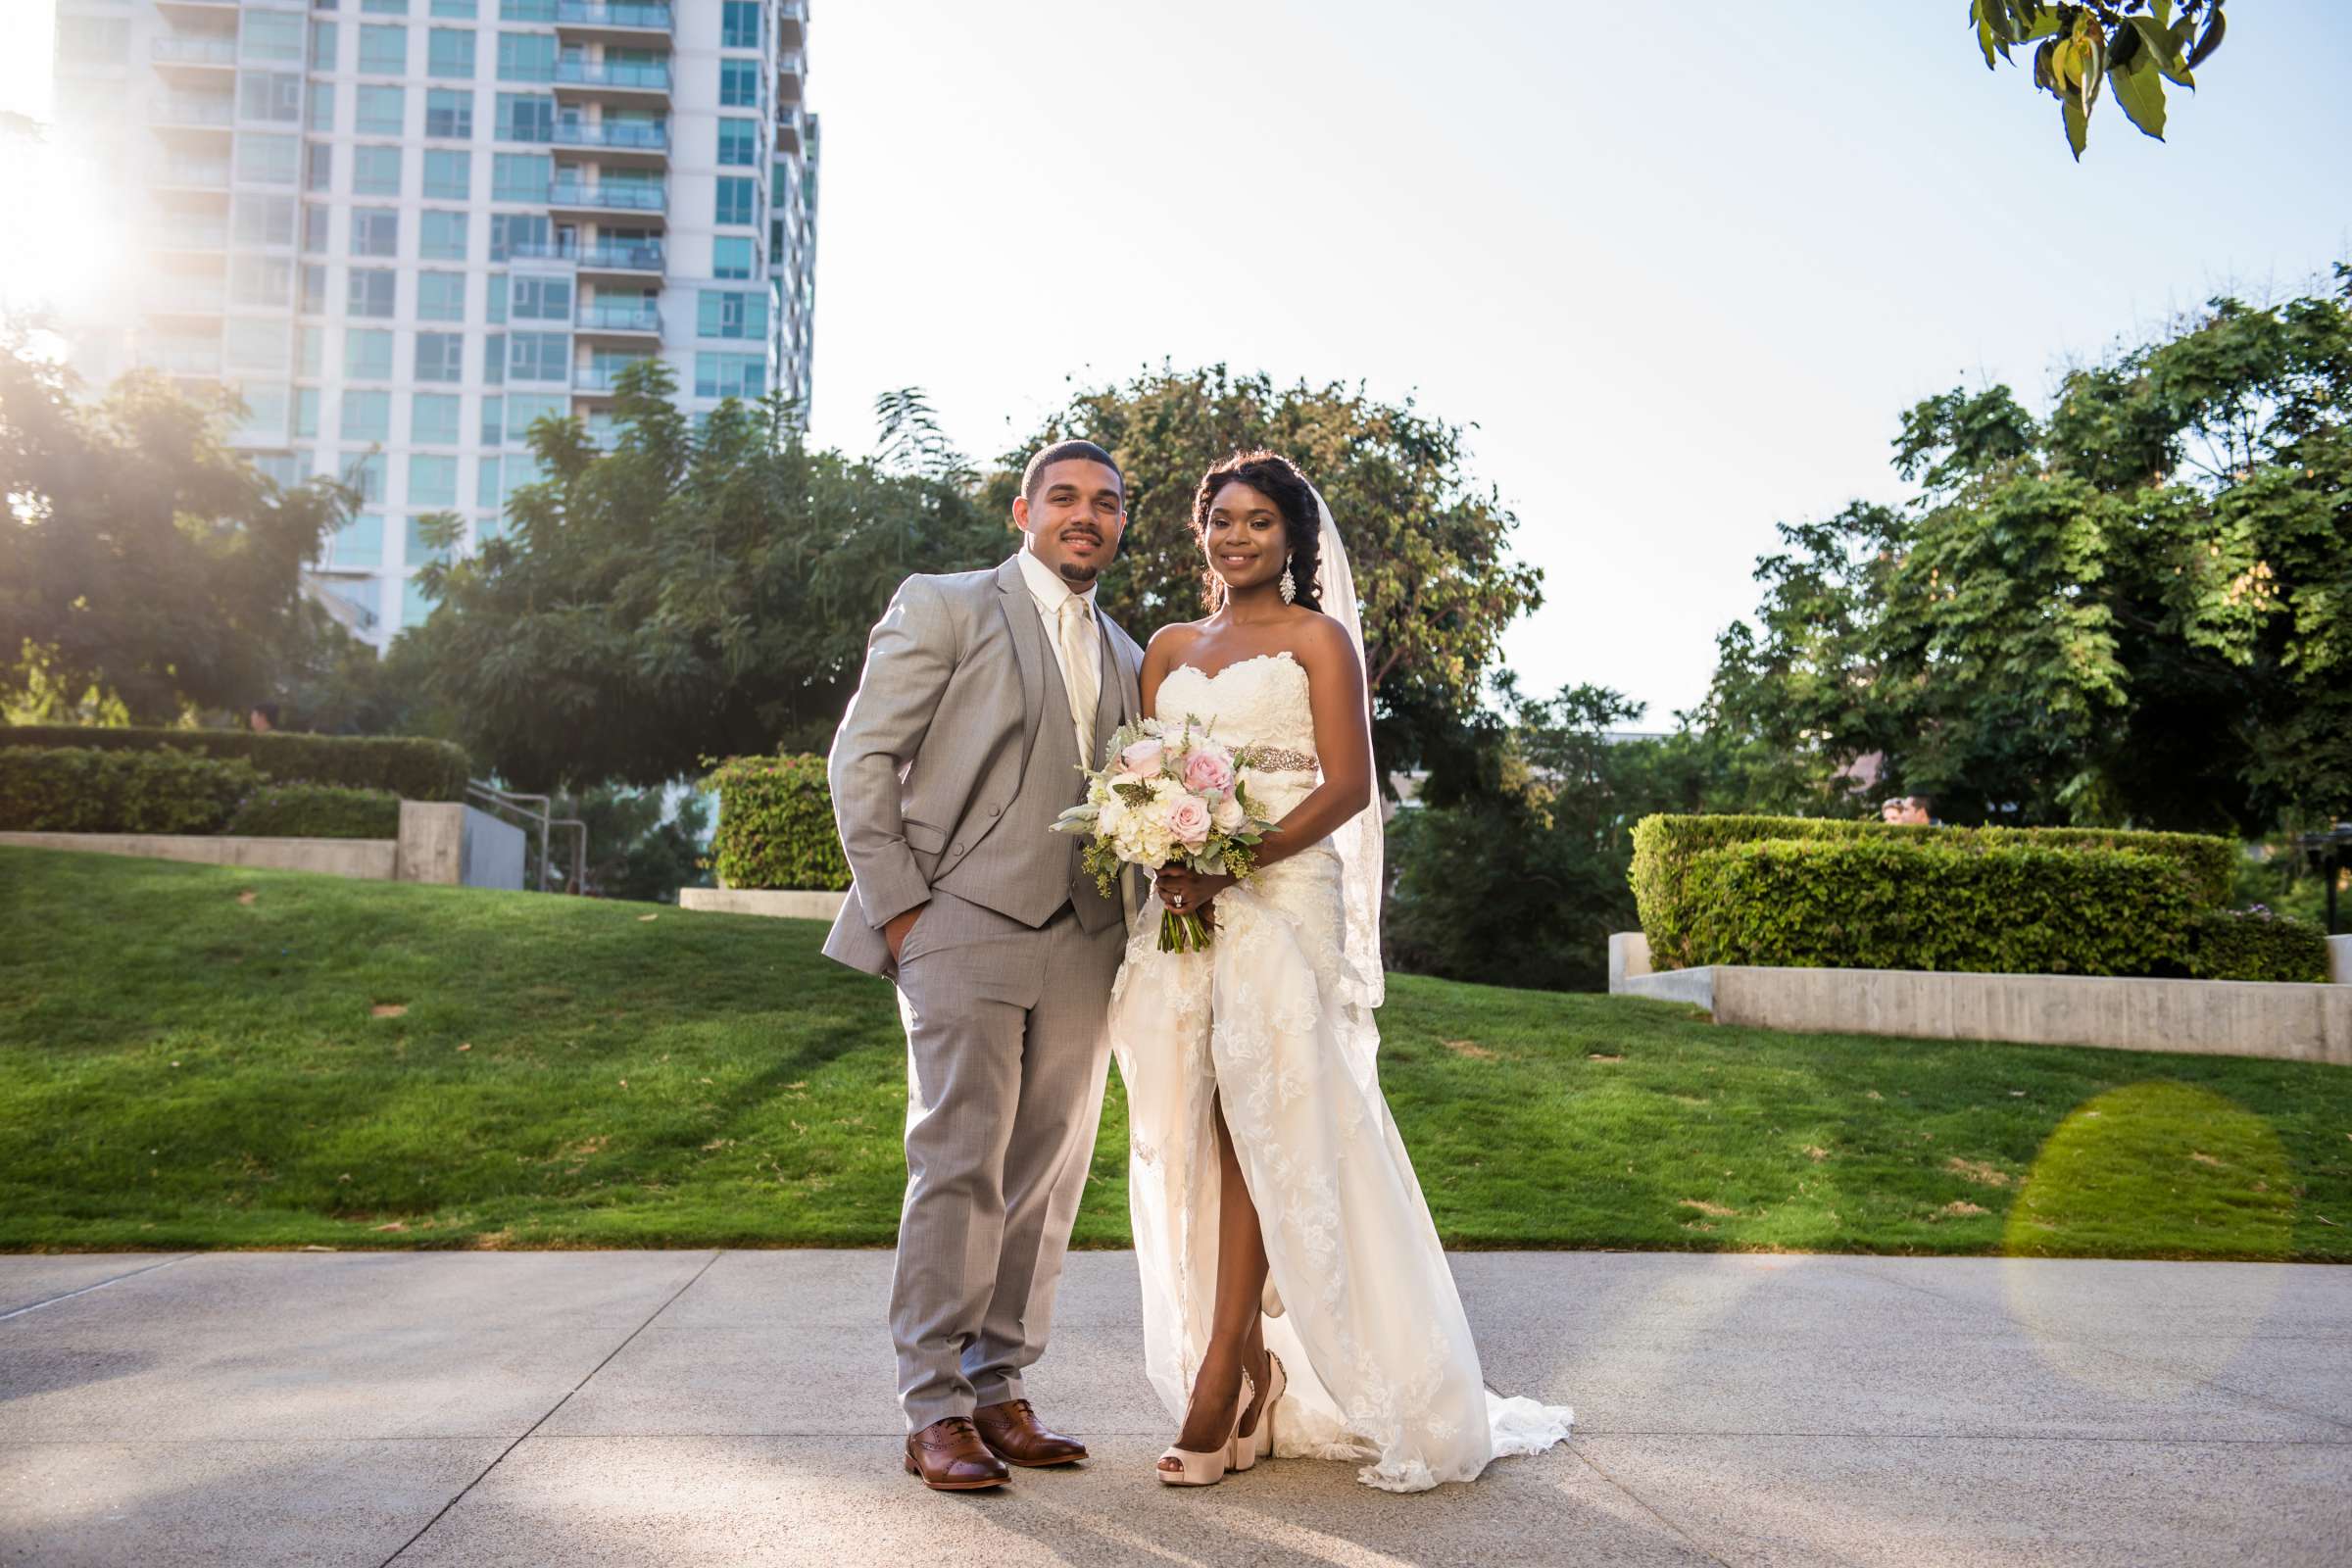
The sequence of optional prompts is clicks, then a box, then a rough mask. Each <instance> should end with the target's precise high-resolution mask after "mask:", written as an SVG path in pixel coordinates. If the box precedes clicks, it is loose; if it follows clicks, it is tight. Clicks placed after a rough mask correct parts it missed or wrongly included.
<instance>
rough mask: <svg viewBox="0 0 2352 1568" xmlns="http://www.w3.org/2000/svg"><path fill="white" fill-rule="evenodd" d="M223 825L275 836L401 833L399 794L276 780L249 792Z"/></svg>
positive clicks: (230, 829)
mask: <svg viewBox="0 0 2352 1568" xmlns="http://www.w3.org/2000/svg"><path fill="white" fill-rule="evenodd" d="M221 832H223V833H234V834H242V835H246V836H248V837H252V838H271V839H396V838H398V837H400V797H399V796H397V795H395V794H393V793H392V792H391V791H390V790H347V789H344V788H343V787H341V786H340V785H336V784H271V785H268V786H266V787H264V788H262V789H259V790H256V791H254V792H253V794H251V795H250V796H248V797H246V800H245V804H244V805H242V806H240V807H238V808H237V811H236V814H235V815H234V816H232V817H230V818H229V819H228V826H226V827H224V828H222V829H221Z"/></svg>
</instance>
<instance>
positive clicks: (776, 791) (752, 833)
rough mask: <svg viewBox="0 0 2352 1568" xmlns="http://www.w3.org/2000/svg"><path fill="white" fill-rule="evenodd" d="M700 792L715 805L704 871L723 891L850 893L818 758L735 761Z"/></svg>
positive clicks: (846, 867) (830, 793)
mask: <svg viewBox="0 0 2352 1568" xmlns="http://www.w3.org/2000/svg"><path fill="white" fill-rule="evenodd" d="M702 788H703V789H705V790H707V791H709V792H711V793H712V794H714V795H716V796H717V797H718V828H717V831H716V832H715V833H714V834H713V835H712V837H711V865H712V866H714V867H715V868H716V869H717V871H718V879H719V881H720V882H721V883H722V884H724V885H725V886H727V887H730V888H811V889H817V890H820V891H824V892H841V891H843V890H845V889H847V888H848V887H849V885H850V862H849V861H848V860H846V859H844V858H842V854H841V833H840V830H839V829H838V828H836V827H835V826H834V824H833V789H832V786H831V785H830V784H828V783H827V782H826V781H825V760H824V759H823V758H821V757H810V756H797V757H735V758H730V759H728V760H726V761H725V762H722V763H721V764H719V766H718V768H717V769H716V770H715V771H713V772H712V773H711V776H710V777H709V778H706V779H705V780H703V783H702Z"/></svg>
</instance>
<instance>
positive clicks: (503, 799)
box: [466, 778, 588, 893]
mask: <svg viewBox="0 0 2352 1568" xmlns="http://www.w3.org/2000/svg"><path fill="white" fill-rule="evenodd" d="M466 795H467V796H468V797H469V798H474V799H478V800H480V801H481V803H482V804H483V806H484V807H486V808H487V809H491V810H503V811H512V812H514V813H515V815H516V816H520V817H524V818H527V819H528V820H530V821H533V822H536V823H538V824H539V891H540V892H542V893H545V892H548V891H549V888H548V885H547V873H548V871H549V870H550V869H551V866H550V862H549V859H548V838H549V833H550V830H551V829H553V828H559V827H570V828H577V829H579V838H578V841H577V843H576V844H575V845H574V847H573V850H572V861H571V875H570V876H569V877H567V878H566V879H565V881H564V892H566V893H583V892H585V891H586V890H587V887H588V824H587V823H585V822H583V821H581V820H580V819H579V818H578V817H576V816H557V815H556V814H555V805H556V803H555V802H554V801H553V800H551V799H549V798H548V797H547V796H544V795H525V794H523V793H522V792H521V791H519V790H502V789H500V788H499V787H498V786H497V785H495V784H492V783H490V782H489V781H487V780H485V779H478V778H472V779H467V780H466ZM525 801H537V802H538V803H539V809H537V810H535V811H534V810H532V809H530V808H529V807H527V806H525V805H523V804H522V803H523V802H525ZM524 831H526V832H527V831H529V830H528V829H527V828H526V829H525V830H524Z"/></svg>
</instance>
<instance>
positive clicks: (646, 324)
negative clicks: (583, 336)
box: [580, 300, 662, 332]
mask: <svg viewBox="0 0 2352 1568" xmlns="http://www.w3.org/2000/svg"><path fill="white" fill-rule="evenodd" d="M580 325H581V326H582V327H584V328H586V329H587V330H589V331H600V330H601V331H606V332H659V331H661V330H662V313H661V311H660V310H658V309H656V308H655V307H654V306H651V305H646V304H640V303H639V302H637V301H635V300H626V301H623V300H595V301H591V302H590V303H588V304H585V305H582V306H581V307H580Z"/></svg>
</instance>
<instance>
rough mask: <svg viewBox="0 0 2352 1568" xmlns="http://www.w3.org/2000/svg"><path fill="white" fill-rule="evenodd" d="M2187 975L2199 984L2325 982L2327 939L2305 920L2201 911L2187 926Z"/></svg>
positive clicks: (2257, 911)
mask: <svg viewBox="0 0 2352 1568" xmlns="http://www.w3.org/2000/svg"><path fill="white" fill-rule="evenodd" d="M2188 972H2189V973H2190V974H2191V975H2192V976H2194V977H2195V978H2197V979H2199V980H2290V981H2294V980H2299V981H2305V982H2309V983H2311V984H2315V985H2316V984H2323V983H2325V982H2326V981H2327V933H2326V932H2325V931H2322V930H2321V929H2320V928H2319V927H2318V926H2316V925H2313V924H2312V923H2311V922H2310V921H2308V920H2297V919H2295V918H2294V917H2293V916H2291V915H2284V914H2274V913H2272V912H2271V911H2270V910H2269V909H2266V908H2264V907H2262V906H2260V905H2256V906H2255V907H2253V908H2251V909H2205V910H2202V911H2200V912H2199V913H2198V914H2197V916H2196V918H2195V919H2194V920H2192V921H2191V922H2190V925H2189V932H2188Z"/></svg>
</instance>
